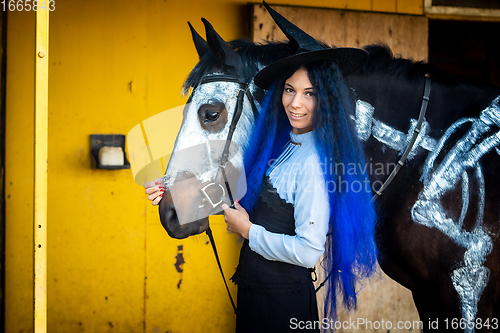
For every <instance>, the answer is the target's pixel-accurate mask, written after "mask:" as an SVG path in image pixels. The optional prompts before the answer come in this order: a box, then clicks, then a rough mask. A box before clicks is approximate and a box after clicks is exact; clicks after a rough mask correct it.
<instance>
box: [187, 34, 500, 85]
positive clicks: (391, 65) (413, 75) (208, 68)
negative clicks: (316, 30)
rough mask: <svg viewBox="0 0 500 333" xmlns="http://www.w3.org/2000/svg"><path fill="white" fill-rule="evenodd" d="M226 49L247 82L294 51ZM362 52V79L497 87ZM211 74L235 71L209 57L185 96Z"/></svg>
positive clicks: (377, 48) (242, 45) (242, 42)
mask: <svg viewBox="0 0 500 333" xmlns="http://www.w3.org/2000/svg"><path fill="white" fill-rule="evenodd" d="M229 45H230V46H231V48H232V49H233V50H235V51H236V52H237V53H238V54H239V55H240V56H241V57H242V60H243V63H244V64H245V65H244V68H243V73H241V74H242V76H243V78H244V79H245V80H246V81H247V82H249V81H250V80H251V79H252V78H253V77H254V76H255V74H256V73H257V71H258V70H259V68H258V66H257V64H261V65H268V64H271V63H273V62H275V61H278V60H280V59H282V58H284V57H287V56H289V55H291V54H292V53H293V49H292V48H291V46H290V43H289V42H288V41H287V42H270V41H264V42H262V43H253V42H251V41H249V40H246V39H236V40H233V41H230V42H229ZM322 45H323V46H325V47H327V45H326V44H325V43H322ZM363 49H365V50H366V51H367V52H368V53H369V59H368V61H367V62H366V63H365V65H363V67H362V68H360V69H359V70H358V73H359V74H361V75H363V74H367V75H368V74H376V73H380V74H382V75H385V76H393V77H400V78H405V79H406V80H408V81H410V82H413V83H416V82H420V81H421V80H422V77H423V76H424V75H425V74H431V75H432V76H433V80H435V81H439V82H440V83H442V84H445V85H448V86H453V85H457V84H468V85H475V86H483V87H486V86H490V88H493V89H498V87H496V86H494V85H492V84H490V83H485V82H479V81H477V82H475V81H472V80H470V79H464V78H462V77H458V76H455V75H452V74H449V73H447V72H446V71H444V70H443V69H441V68H439V67H437V66H434V65H432V64H429V63H426V62H424V61H414V60H411V59H405V58H402V57H400V56H394V54H393V53H392V51H391V49H390V48H389V47H388V46H387V45H384V44H371V45H367V46H364V47H363ZM214 70H220V71H222V72H223V73H226V74H230V73H231V70H233V71H234V69H232V68H230V67H228V66H227V65H225V64H221V63H219V61H218V60H217V59H215V57H213V55H212V54H207V55H205V56H204V57H202V58H201V59H200V61H199V62H198V64H197V65H196V66H195V67H194V68H193V70H192V71H191V73H190V74H189V76H188V78H187V79H186V81H185V82H184V85H183V91H184V93H187V92H188V91H189V88H190V87H195V86H196V85H197V84H198V82H199V81H200V79H201V78H202V77H204V76H205V75H207V74H210V73H213V72H214Z"/></svg>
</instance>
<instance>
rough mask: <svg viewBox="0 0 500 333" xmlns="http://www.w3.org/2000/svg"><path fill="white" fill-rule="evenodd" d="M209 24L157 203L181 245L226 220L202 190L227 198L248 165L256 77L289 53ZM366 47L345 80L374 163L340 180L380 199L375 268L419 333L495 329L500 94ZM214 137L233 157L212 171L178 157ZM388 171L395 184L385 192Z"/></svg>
mask: <svg viewBox="0 0 500 333" xmlns="http://www.w3.org/2000/svg"><path fill="white" fill-rule="evenodd" d="M202 20H203V22H204V25H205V30H206V41H205V40H204V39H203V38H202V37H201V36H200V35H199V34H198V33H197V32H196V31H195V30H194V29H193V27H192V26H191V24H189V25H190V28H191V32H192V36H193V41H194V44H195V47H196V50H197V52H198V55H199V62H198V64H197V65H196V66H195V67H194V69H193V70H192V71H191V73H190V74H189V76H188V78H187V80H186V82H185V84H184V92H186V93H187V92H188V91H189V90H190V89H191V88H192V92H191V95H190V97H189V100H188V104H187V105H186V107H185V109H184V118H183V123H182V126H181V129H180V131H179V133H178V136H177V139H176V142H175V146H174V150H173V152H172V156H171V159H170V161H169V164H168V166H167V168H166V171H165V176H164V185H165V188H166V190H165V193H164V195H163V198H162V200H161V201H160V203H159V214H160V220H161V223H162V225H163V227H164V228H165V230H166V231H167V232H168V234H169V235H170V236H171V237H174V238H179V239H180V238H186V237H189V236H191V235H196V234H200V233H202V232H205V231H207V230H209V223H208V215H210V214H217V213H220V211H221V209H220V206H219V205H220V204H221V201H218V202H215V201H217V200H212V199H210V198H211V196H210V195H207V193H206V192H207V188H211V189H212V192H213V191H214V190H213V189H214V188H215V189H216V191H215V192H218V194H216V195H215V196H216V197H220V196H221V194H220V193H221V192H222V193H225V192H224V191H230V189H229V188H224V187H221V186H220V184H219V183H220V180H221V179H222V175H224V174H225V172H224V170H229V169H224V168H226V167H227V165H231V168H232V169H235V170H238V169H241V168H242V155H243V153H244V151H245V149H246V145H247V140H248V138H249V133H250V131H251V129H252V125H253V123H254V119H255V117H257V116H258V111H259V109H260V103H261V102H262V100H263V96H264V95H265V91H263V90H262V89H260V88H258V87H256V86H255V85H254V83H253V77H254V76H255V74H256V73H257V72H258V71H259V70H260V69H261V68H263V67H264V66H266V65H268V64H270V63H272V62H275V61H277V60H279V59H281V58H283V57H286V56H288V55H290V54H291V53H292V52H293V45H292V44H293V43H292V42H263V43H261V44H255V43H253V42H249V41H245V40H234V41H230V42H226V41H224V40H223V39H222V38H221V37H220V35H219V34H217V32H216V31H215V30H214V28H213V27H212V25H211V24H210V23H209V22H208V21H206V20H205V19H202ZM364 49H365V50H366V51H367V52H368V53H369V58H368V61H367V62H366V63H365V65H364V66H363V67H361V68H360V69H358V70H357V71H355V72H354V73H352V74H350V75H349V76H346V78H345V79H346V83H347V85H348V86H349V87H350V88H351V90H352V95H353V98H354V100H355V102H356V115H355V117H353V119H352V121H354V122H355V125H356V129H357V132H358V136H359V138H360V140H361V142H362V145H363V150H364V152H365V155H366V161H367V163H366V165H365V166H352V168H353V170H351V171H349V170H344V171H343V172H367V173H368V174H369V176H370V180H371V181H370V184H369V186H370V189H371V190H373V192H374V193H377V195H376V197H377V198H376V204H377V206H378V211H379V216H380V221H379V223H378V224H377V230H376V235H377V244H378V249H379V253H380V258H379V264H380V267H381V268H382V270H383V271H384V272H385V273H386V274H387V275H388V276H389V277H390V278H392V279H393V280H395V281H396V282H398V283H399V284H401V285H403V286H404V287H406V288H408V289H409V290H410V291H411V292H412V296H413V300H414V303H415V306H416V308H417V311H418V313H419V316H420V319H421V321H422V323H423V330H424V331H431V330H435V329H438V330H440V331H464V332H474V331H485V332H491V331H493V330H496V329H498V326H499V325H500V324H499V323H498V318H499V317H500V302H499V296H500V244H498V243H499V237H498V233H499V231H500V230H499V229H500V204H499V202H500V201H499V200H500V187H499V186H497V184H498V183H499V182H500V176H499V175H498V173H495V171H496V170H498V167H499V166H500V156H499V155H500V149H499V146H500V131H499V127H500V105H499V96H500V88H499V87H497V86H494V85H492V84H489V83H485V82H472V81H470V80H469V81H468V80H464V79H462V78H459V77H454V76H452V75H450V74H447V73H445V72H444V71H442V70H440V69H439V68H437V67H434V66H431V65H429V64H426V63H424V62H414V61H411V60H408V59H403V58H400V57H394V56H393V54H392V52H391V51H390V49H389V48H388V47H387V46H384V45H375V44H374V45H369V46H365V47H364ZM431 84H432V88H431V87H430V85H431ZM423 105H426V107H424V106H423ZM422 111H423V113H422ZM235 118H237V119H235ZM417 119H419V120H417ZM210 140H222V142H225V145H227V146H228V147H229V146H231V147H234V146H237V149H236V150H235V151H234V150H233V153H231V154H229V155H231V158H228V157H227V155H228V154H227V151H226V149H216V150H215V151H217V153H216V154H215V155H218V154H222V155H224V154H225V157H224V158H223V157H222V156H221V157H220V159H223V160H224V163H220V165H215V167H214V163H213V161H212V162H211V163H206V162H204V161H202V160H199V158H201V157H200V156H201V155H196V156H194V157H193V156H192V154H191V158H189V159H186V158H182V156H181V155H182V150H183V149H187V148H188V147H192V146H194V145H196V144H199V145H201V146H203V145H206V142H208V141H210ZM224 140H225V141H224ZM402 155H405V156H404V158H402ZM184 156H185V154H184ZM193 162H194V163H193ZM193 165H196V166H193ZM329 167H337V166H335V165H330V166H329ZM394 169H397V170H398V171H399V173H397V175H395V173H393V171H394ZM229 173H230V172H229ZM391 174H392V176H391V178H394V181H393V182H392V183H391V184H390V186H388V187H387V189H386V190H385V191H384V192H381V188H380V187H381V185H382V184H383V183H384V182H385V180H386V179H387V178H388V177H389V176H390V175H391ZM248 181H251V180H248ZM176 183H177V184H181V183H182V189H183V191H184V192H185V193H188V195H186V196H184V197H182V200H174V199H175V193H174V191H173V188H174V187H175V184H176ZM214 184H215V186H214ZM359 185H360V186H363V184H359ZM200 189H202V190H200ZM352 190H355V189H354V188H353V189H352ZM173 193H174V194H173ZM182 205H184V211H186V209H187V211H194V212H195V213H193V214H194V215H193V216H191V218H190V219H188V220H185V219H184V220H183V218H182V217H181V216H180V215H181V214H179V213H178V211H180V210H182V209H183V207H180V206H182ZM200 212H201V213H200ZM183 221H184V222H183ZM186 221H187V222H186Z"/></svg>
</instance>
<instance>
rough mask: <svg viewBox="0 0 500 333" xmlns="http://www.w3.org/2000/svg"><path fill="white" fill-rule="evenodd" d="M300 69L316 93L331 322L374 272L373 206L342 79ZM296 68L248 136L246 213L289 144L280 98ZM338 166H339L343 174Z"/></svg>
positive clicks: (315, 68)
mask: <svg viewBox="0 0 500 333" xmlns="http://www.w3.org/2000/svg"><path fill="white" fill-rule="evenodd" d="M303 67H305V68H306V69H307V73H308V77H309V80H310V81H311V84H312V85H313V87H314V89H315V94H316V102H317V104H316V109H315V112H314V115H313V130H314V138H315V144H316V150H317V152H318V155H319V160H320V161H326V162H327V163H326V164H327V165H325V166H326V170H323V171H324V178H325V184H326V188H327V190H328V199H329V203H330V222H329V225H330V226H329V237H327V243H326V244H325V255H324V259H323V262H322V263H321V265H322V267H323V268H324V269H325V273H326V275H325V276H326V277H327V280H326V283H325V285H326V287H327V291H326V300H325V303H326V304H325V316H329V317H333V318H335V317H336V300H337V297H338V296H341V297H342V299H343V303H344V306H345V307H346V308H348V309H351V308H355V307H356V301H357V298H356V283H357V281H358V280H359V279H362V278H365V277H368V276H370V275H371V274H372V273H373V272H374V271H375V269H376V262H377V254H378V252H377V247H376V242H375V225H376V220H377V218H376V212H375V207H374V204H373V203H372V202H371V197H372V193H371V187H370V183H369V175H368V174H366V172H364V171H366V168H365V163H366V162H365V157H364V153H363V150H362V148H361V145H360V142H359V139H358V138H357V135H356V130H355V128H354V123H353V121H352V119H351V116H352V115H354V112H355V105H354V102H353V100H352V97H351V95H350V93H349V89H348V87H347V86H346V84H345V82H344V79H343V76H342V74H341V72H340V70H339V68H338V67H337V65H336V64H335V63H334V62H332V61H321V62H315V63H310V64H306V65H304V66H303ZM297 69H298V68H294V69H291V70H289V71H287V72H286V73H284V74H283V76H282V77H281V78H279V79H277V80H276V81H275V82H274V83H273V86H272V88H271V90H270V91H269V92H268V95H267V96H266V98H265V100H264V102H263V107H262V111H261V115H260V116H259V118H258V119H257V121H256V124H255V127H254V130H253V132H252V135H251V137H250V142H249V145H248V148H247V151H246V153H245V157H244V163H245V172H246V175H247V179H249V180H251V181H248V182H247V194H246V195H245V197H244V198H243V199H242V201H241V203H242V205H243V206H244V207H245V208H246V209H247V210H248V211H249V212H250V213H251V212H252V210H253V207H254V205H255V203H256V201H257V198H258V196H259V192H260V187H261V184H262V180H263V178H264V174H265V172H266V170H267V169H268V167H269V166H270V165H269V163H270V162H269V161H272V160H274V159H275V158H277V157H278V156H279V154H280V152H281V150H282V148H283V146H284V145H285V144H286V143H287V142H288V140H289V132H290V130H291V126H290V123H289V121H288V118H287V117H286V114H285V111H284V108H283V104H282V101H281V96H282V91H283V87H284V83H285V81H286V79H287V78H289V77H290V76H291V75H292V74H293V73H294V72H295V71H296V70H297ZM328 162H329V163H328ZM332 163H333V164H332ZM328 164H329V166H330V167H328ZM332 165H334V166H335V168H332V167H331V166H332ZM337 166H342V167H343V168H342V170H338V168H337ZM345 166H350V167H351V169H352V167H354V168H355V172H352V170H349V172H345ZM330 171H332V172H330ZM355 185H356V186H355ZM358 185H361V188H360V187H359V186H358Z"/></svg>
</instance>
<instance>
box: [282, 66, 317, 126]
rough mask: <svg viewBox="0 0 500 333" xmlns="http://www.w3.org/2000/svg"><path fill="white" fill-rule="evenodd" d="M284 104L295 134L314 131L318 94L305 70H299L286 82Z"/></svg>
mask: <svg viewBox="0 0 500 333" xmlns="http://www.w3.org/2000/svg"><path fill="white" fill-rule="evenodd" d="M282 102H283V107H284V108H285V112H286V115H287V116H288V120H289V121H290V124H291V125H292V132H293V133H295V134H302V133H306V132H309V131H311V130H312V119H313V114H314V111H315V110H316V94H315V91H314V88H313V86H312V84H311V81H309V77H308V76H307V70H306V69H305V68H299V69H298V70H297V71H296V72H295V73H294V74H293V75H292V76H290V77H289V78H288V80H286V81H285V87H284V89H283V96H282Z"/></svg>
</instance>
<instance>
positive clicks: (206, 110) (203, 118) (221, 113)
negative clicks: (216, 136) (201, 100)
mask: <svg viewBox="0 0 500 333" xmlns="http://www.w3.org/2000/svg"><path fill="white" fill-rule="evenodd" d="M198 120H199V121H200V125H201V127H203V128H204V129H205V130H207V131H209V132H211V133H218V132H220V131H221V130H222V129H223V128H224V126H226V122H227V111H226V106H225V105H224V103H222V102H219V101H209V103H207V104H203V105H201V106H200V108H199V109H198Z"/></svg>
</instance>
